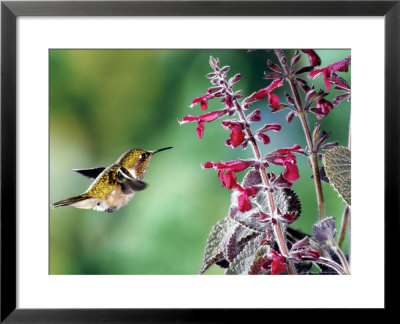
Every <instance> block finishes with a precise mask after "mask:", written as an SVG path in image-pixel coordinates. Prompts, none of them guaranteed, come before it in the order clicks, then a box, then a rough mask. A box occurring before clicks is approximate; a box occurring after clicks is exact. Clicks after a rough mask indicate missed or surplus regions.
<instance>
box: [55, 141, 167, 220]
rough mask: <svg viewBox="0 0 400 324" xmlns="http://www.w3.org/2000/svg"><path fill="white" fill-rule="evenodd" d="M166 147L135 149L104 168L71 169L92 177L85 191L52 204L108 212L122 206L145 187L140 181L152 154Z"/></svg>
mask: <svg viewBox="0 0 400 324" xmlns="http://www.w3.org/2000/svg"><path fill="white" fill-rule="evenodd" d="M171 148H172V147H165V148H162V149H159V150H156V151H145V150H142V149H139V148H134V149H132V150H129V151H127V152H125V153H124V154H122V155H121V156H120V157H119V158H118V160H117V161H116V162H115V163H113V164H111V165H110V166H109V167H107V168H92V169H74V171H76V172H78V173H80V174H82V175H84V176H86V177H88V178H90V179H92V180H94V181H93V183H92V184H91V186H90V187H89V189H88V190H86V192H84V193H83V194H81V195H79V196H75V197H72V198H68V199H64V200H60V201H57V202H55V203H53V204H52V207H62V206H73V207H76V208H84V209H94V210H97V211H105V212H107V213H111V212H113V211H116V210H118V209H120V208H121V207H123V206H125V205H126V204H127V203H128V202H129V201H130V200H131V199H132V197H133V196H134V195H135V193H136V191H141V190H143V189H144V188H146V184H145V183H144V182H143V181H141V180H142V179H143V176H144V174H145V173H146V170H147V167H148V165H149V162H150V159H151V158H152V157H153V155H154V154H156V153H158V152H161V151H165V150H168V149H171Z"/></svg>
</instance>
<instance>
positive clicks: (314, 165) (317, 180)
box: [298, 111, 325, 219]
mask: <svg viewBox="0 0 400 324" xmlns="http://www.w3.org/2000/svg"><path fill="white" fill-rule="evenodd" d="M298 116H299V118H300V121H301V125H302V126H303V130H304V134H305V135H306V140H307V145H308V147H309V148H310V150H311V154H310V156H309V157H308V161H309V162H310V166H311V169H312V173H313V178H314V186H315V192H316V193H317V205H318V215H319V219H323V218H324V217H325V202H324V193H323V191H322V183H321V177H320V174H319V165H318V157H317V153H315V152H314V151H313V143H312V139H311V134H310V128H309V127H308V123H307V117H306V115H305V113H304V112H303V111H302V112H300V113H299V114H298Z"/></svg>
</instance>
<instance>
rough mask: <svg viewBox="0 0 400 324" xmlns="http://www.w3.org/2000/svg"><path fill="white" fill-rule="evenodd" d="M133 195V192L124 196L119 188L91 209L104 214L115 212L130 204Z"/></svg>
mask: <svg viewBox="0 0 400 324" xmlns="http://www.w3.org/2000/svg"><path fill="white" fill-rule="evenodd" d="M134 195H135V192H132V193H129V194H126V193H123V192H122V190H121V188H120V187H116V188H115V189H114V190H113V191H112V192H111V193H109V194H108V195H107V197H106V198H105V199H104V200H101V201H98V202H97V204H96V206H95V207H94V208H93V209H94V210H97V211H105V212H113V211H116V210H118V209H120V208H121V207H123V206H125V205H126V204H127V203H128V202H130V201H131V199H132V198H133V196H134Z"/></svg>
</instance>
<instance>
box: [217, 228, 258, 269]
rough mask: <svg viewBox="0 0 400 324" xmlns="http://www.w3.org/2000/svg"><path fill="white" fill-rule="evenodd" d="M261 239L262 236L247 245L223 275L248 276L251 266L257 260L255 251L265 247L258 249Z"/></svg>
mask: <svg viewBox="0 0 400 324" xmlns="http://www.w3.org/2000/svg"><path fill="white" fill-rule="evenodd" d="M262 238H263V235H259V236H257V237H256V238H255V239H253V240H251V241H250V242H249V243H247V244H246V246H245V247H244V249H243V250H242V251H241V252H240V253H239V255H238V256H237V257H236V258H235V259H234V260H233V261H232V263H231V264H230V267H229V268H228V269H227V270H226V272H225V273H226V274H230V275H238V274H248V273H249V271H250V269H251V266H252V265H253V263H254V261H255V259H256V258H257V257H256V254H257V250H258V249H260V248H262V249H265V246H261V247H260V243H261V240H262Z"/></svg>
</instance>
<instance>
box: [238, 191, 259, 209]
mask: <svg viewBox="0 0 400 324" xmlns="http://www.w3.org/2000/svg"><path fill="white" fill-rule="evenodd" d="M235 189H236V190H238V191H240V192H241V195H239V197H238V209H239V211H240V212H242V213H244V212H246V211H249V210H251V209H252V208H253V206H252V205H251V202H250V200H249V197H252V196H254V195H256V194H257V192H258V191H259V190H260V189H259V188H255V187H249V188H243V187H242V186H241V185H239V184H236V186H235Z"/></svg>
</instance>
